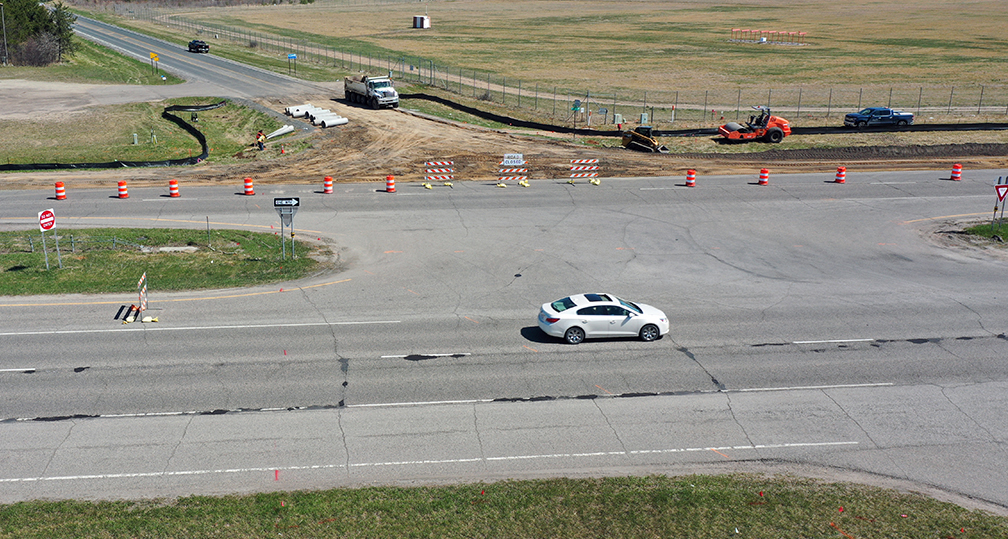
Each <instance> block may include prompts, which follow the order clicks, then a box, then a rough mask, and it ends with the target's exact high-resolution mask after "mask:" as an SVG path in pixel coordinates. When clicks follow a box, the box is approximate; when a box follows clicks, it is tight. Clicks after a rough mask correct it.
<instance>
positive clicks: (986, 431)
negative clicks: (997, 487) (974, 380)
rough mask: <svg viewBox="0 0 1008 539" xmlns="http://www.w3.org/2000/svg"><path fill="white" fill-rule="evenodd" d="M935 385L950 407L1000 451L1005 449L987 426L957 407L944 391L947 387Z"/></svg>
mask: <svg viewBox="0 0 1008 539" xmlns="http://www.w3.org/2000/svg"><path fill="white" fill-rule="evenodd" d="M971 385H972V384H971ZM937 387H938V389H939V391H941V394H942V397H945V400H946V401H948V403H949V404H951V405H952V407H953V408H955V409H956V411H957V412H959V413H960V414H962V415H963V417H965V418H966V419H969V420H970V422H972V423H973V424H974V425H975V426H976V427H977V428H978V429H980V430H982V431H984V432H985V433H986V434H987V436H988V437H989V438H990V441H991V442H994V443H995V444H997V445H998V447H999V448H1001V450H1002V451H1005V450H1006V448H1005V446H1004V444H1001V443H999V442H1000V440H998V437H997V436H995V435H994V433H993V432H991V431H990V430H989V429H988V428H987V427H985V426H983V425H982V424H981V423H980V422H979V421H977V420H976V419H974V418H973V416H971V415H969V414H967V413H966V412H965V411H964V410H963V409H962V408H961V407H959V405H958V404H956V403H955V401H953V400H952V399H951V398H950V397H949V396H948V393H946V392H945V390H946V389H948V388H946V387H945V386H937Z"/></svg>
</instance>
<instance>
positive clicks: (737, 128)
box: [718, 105, 791, 143]
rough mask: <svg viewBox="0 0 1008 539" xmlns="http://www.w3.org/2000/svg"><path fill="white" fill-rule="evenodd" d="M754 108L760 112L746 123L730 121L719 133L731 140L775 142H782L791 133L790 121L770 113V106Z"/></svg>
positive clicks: (719, 129)
mask: <svg viewBox="0 0 1008 539" xmlns="http://www.w3.org/2000/svg"><path fill="white" fill-rule="evenodd" d="M753 109H754V110H757V111H759V114H758V115H756V114H754V115H752V116H750V117H749V121H748V122H746V124H745V125H742V124H739V123H736V122H728V123H726V124H724V125H722V126H721V127H719V128H718V134H719V135H721V136H722V137H724V138H725V139H727V140H728V141H729V142H749V141H751V140H762V141H766V142H773V143H777V142H780V141H782V140H784V137H786V136H788V135H790V134H791V125H790V124H789V123H788V121H787V120H785V119H784V118H781V117H780V116H773V115H772V114H770V107H764V106H762V105H755V106H753Z"/></svg>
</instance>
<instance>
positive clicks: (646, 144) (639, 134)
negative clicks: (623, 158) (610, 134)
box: [622, 125, 669, 153]
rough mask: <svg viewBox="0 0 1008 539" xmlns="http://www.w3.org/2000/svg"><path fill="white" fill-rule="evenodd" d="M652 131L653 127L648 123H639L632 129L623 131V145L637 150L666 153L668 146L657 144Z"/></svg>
mask: <svg viewBox="0 0 1008 539" xmlns="http://www.w3.org/2000/svg"><path fill="white" fill-rule="evenodd" d="M653 131H654V128H653V127H651V126H650V125H639V126H637V127H635V128H634V129H633V131H624V132H623V140H622V144H623V147H624V148H628V149H631V150H637V151H639V152H652V153H654V152H659V153H668V151H669V150H668V148H666V147H665V146H662V145H661V144H658V139H656V138H655V137H654V135H653V134H652V133H653Z"/></svg>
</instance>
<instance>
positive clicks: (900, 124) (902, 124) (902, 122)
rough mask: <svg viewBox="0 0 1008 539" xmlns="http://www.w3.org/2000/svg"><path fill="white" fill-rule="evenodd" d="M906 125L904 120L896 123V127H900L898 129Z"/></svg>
mask: <svg viewBox="0 0 1008 539" xmlns="http://www.w3.org/2000/svg"><path fill="white" fill-rule="evenodd" d="M906 124H907V123H906V120H900V121H898V122H896V125H898V126H900V127H902V126H904V125H906Z"/></svg>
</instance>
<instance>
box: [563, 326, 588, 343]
mask: <svg viewBox="0 0 1008 539" xmlns="http://www.w3.org/2000/svg"><path fill="white" fill-rule="evenodd" d="M584 338H585V332H584V330H583V329H581V328H579V327H577V326H574V327H572V328H570V329H568V330H567V331H566V332H564V340H565V341H567V344H580V343H581V341H583V340H584Z"/></svg>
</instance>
